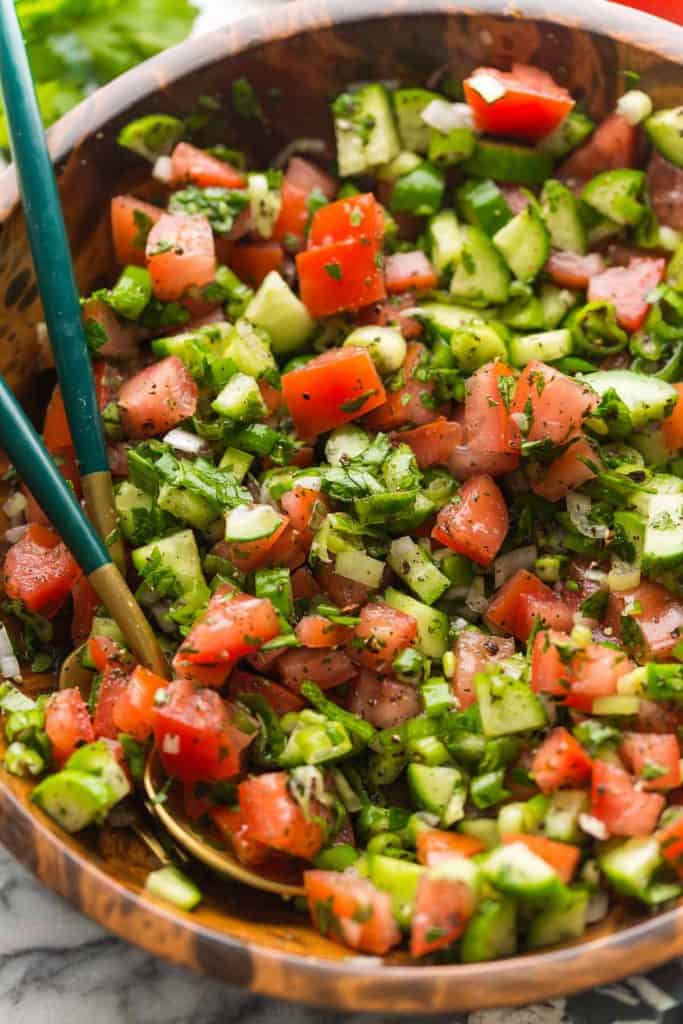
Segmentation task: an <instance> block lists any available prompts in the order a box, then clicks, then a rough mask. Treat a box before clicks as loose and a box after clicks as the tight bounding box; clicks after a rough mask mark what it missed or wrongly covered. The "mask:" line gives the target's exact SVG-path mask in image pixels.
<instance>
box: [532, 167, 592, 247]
mask: <svg viewBox="0 0 683 1024" xmlns="http://www.w3.org/2000/svg"><path fill="white" fill-rule="evenodd" d="M541 213H542V214H543V220H544V221H545V225H546V227H547V229H548V232H549V234H550V244H551V245H552V246H553V248H555V249H562V250H564V251H565V252H577V253H585V252H586V249H587V247H588V241H587V238H586V228H585V226H584V224H583V221H582V220H581V217H580V216H579V207H578V204H577V202H576V197H575V196H574V193H573V192H572V191H571V189H568V188H567V186H566V185H563V184H562V183H561V182H560V181H556V180H555V179H554V178H551V179H550V181H546V183H545V185H544V186H543V191H542V192H541Z"/></svg>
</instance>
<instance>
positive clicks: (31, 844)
mask: <svg viewBox="0 0 683 1024" xmlns="http://www.w3.org/2000/svg"><path fill="white" fill-rule="evenodd" d="M584 3H585V0H555V4H556V5H557V7H558V8H559V9H558V10H557V11H555V12H553V14H552V15H551V14H550V13H549V11H548V6H547V0H470V2H466V0H465V2H462V3H460V2H448V0H392V2H391V4H390V5H388V6H387V5H386V3H384V2H383V0H363V2H362V5H361V4H359V3H358V0H297V2H293V3H288V4H283V6H282V7H281V8H273V7H270V6H269V7H267V8H265V9H264V11H263V12H256V13H253V14H250V15H248V16H246V17H244V18H240V19H238V20H237V21H235V22H234V23H232V24H229V25H228V26H226V27H225V28H223V29H217V30H214V31H212V32H211V33H207V34H205V35H199V36H195V37H191V38H189V39H187V40H185V41H184V42H182V43H180V44H178V45H177V46H175V47H172V48H170V49H169V50H166V51H164V52H163V53H161V54H159V55H157V56H156V57H153V58H151V59H149V60H147V61H146V62H144V63H143V64H141V65H138V66H137V67H135V68H132V69H131V70H130V71H127V72H126V73H125V74H123V75H121V76H120V77H119V78H117V79H115V80H114V81H112V82H110V83H109V84H107V85H105V86H103V87H102V88H101V89H99V90H98V91H97V92H96V93H95V94H93V96H91V97H89V98H87V99H86V100H84V101H83V102H82V103H80V104H79V105H78V106H77V107H75V108H74V109H73V110H72V111H70V112H69V113H68V114H66V115H65V116H64V117H63V118H61V119H60V120H59V121H58V122H57V123H56V124H55V125H53V126H52V128H51V129H50V130H49V132H48V141H49V148H50V154H51V157H52V160H53V162H54V163H56V164H57V163H60V162H61V161H62V160H64V158H65V157H67V156H68V155H69V154H70V153H71V152H72V151H73V150H75V149H77V148H78V147H79V146H80V145H81V144H82V142H83V141H84V140H85V139H86V138H87V137H89V136H91V135H92V134H93V133H95V132H97V131H98V130H100V129H101V128H102V127H103V126H104V125H106V124H108V123H109V122H110V121H112V120H113V119H114V118H116V117H117V116H119V115H120V114H122V113H124V112H125V111H126V110H127V109H129V108H130V107H131V106H133V105H134V104H136V103H137V102H139V101H140V100H142V99H144V98H145V97H146V96H148V95H150V94H151V93H153V92H156V91H159V90H163V89H164V88H165V87H166V86H168V85H169V84H171V83H173V82H175V81H177V80H179V79H182V78H184V77H185V76H187V75H189V74H191V73H193V72H197V71H199V70H201V69H202V68H204V67H207V66H209V65H212V64H215V63H217V62H219V61H221V60H225V59H229V58H230V57H232V56H235V55H236V54H239V53H244V52H247V51H249V50H251V49H253V48H255V47H258V46H259V45H262V44H265V43H268V42H272V41H274V40H283V39H287V38H290V37H292V36H295V35H299V34H301V33H304V32H306V31H315V30H317V29H320V28H329V27H333V26H334V25H344V24H346V23H350V22H363V21H368V20H375V19H380V20H381V19H383V18H388V17H394V16H402V17H410V16H414V17H419V16H425V15H439V14H441V15H454V14H466V15H492V16H499V17H500V16H503V17H510V18H515V19H518V20H524V19H530V20H537V21H545V22H549V23H553V24H557V25H560V26H566V27H569V28H579V29H581V30H583V31H586V32H594V33H596V34H598V35H603V36H606V37H609V38H613V39H616V40H618V41H621V42H624V43H631V44H632V45H635V46H637V47H639V48H640V49H643V50H648V51H650V52H652V53H654V54H656V55H657V56H660V57H662V58H663V59H665V60H668V61H672V62H674V63H679V64H682V65H683V28H681V27H678V26H676V25H673V24H671V23H670V22H668V21H664V20H662V19H660V18H657V17H654V16H653V15H650V14H646V13H643V12H641V11H636V10H634V9H632V8H624V7H621V6H618V5H617V4H615V3H611V2H607V0H593V3H592V4H591V5H590V9H589V10H587V11H586V10H585V6H584ZM19 203H20V197H19V190H18V184H17V179H16V175H15V172H14V168H13V166H12V165H10V166H9V167H8V168H7V169H6V170H5V171H4V172H3V173H2V175H0V225H2V223H3V222H4V221H5V220H6V219H8V218H9V217H10V216H11V215H12V214H13V213H14V212H15V210H16V208H17V206H18V205H19ZM0 825H3V828H2V829H0V837H1V838H2V841H3V842H4V844H5V845H6V846H7V847H8V849H10V851H11V852H12V853H13V854H14V855H15V856H16V857H17V859H18V860H20V861H21V862H23V863H24V864H25V865H26V866H27V867H28V868H29V869H30V870H31V871H33V873H34V874H35V875H37V877H38V878H40V879H41V881H43V882H44V883H45V884H46V885H48V886H49V887H50V888H52V889H54V890H56V891H57V892H59V893H61V895H63V896H65V897H66V898H67V899H68V900H69V902H71V903H72V904H73V905H74V906H75V907H76V909H78V910H80V911H81V912H82V913H84V914H86V915H87V916H89V917H91V918H92V919H94V920H96V921H97V922H98V923H100V924H101V925H103V926H104V927H106V928H108V929H109V930H110V931H114V932H115V933H116V934H119V935H120V936H121V937H123V938H125V939H127V940H128V941H133V942H135V943H136V944H137V945H139V946H141V947H142V948H144V949H146V950H148V951H149V952H151V953H154V954H156V955H160V956H164V957H166V958H167V959H170V960H173V961H175V962H177V963H181V964H185V965H190V966H192V967H194V968H195V969H198V970H201V971H204V972H205V973H209V974H212V975H214V976H217V977H219V978H221V979H222V980H223V981H226V982H229V983H233V984H238V985H240V986H243V987H249V988H251V989H253V990H254V991H256V992H259V993H261V994H264V995H270V996H276V997H279V998H284V999H289V1000H295V1001H301V1002H308V1003H313V1004H315V1005H319V1006H325V1007H327V1008H333V1007H334V1008H339V1009H345V1010H351V1009H356V1010H379V1011H381V1010H385V1011H386V1010H387V1009H389V1008H391V1010H392V1011H393V1012H420V1013H430V1012H438V1011H441V1012H443V1011H447V1010H475V1009H480V1008H484V1007H500V1006H503V1005H506V1006H510V1005H519V1004H521V1003H524V1002H527V1001H528V995H526V992H527V991H528V988H527V985H528V983H530V982H531V983H532V988H533V998H534V999H535V1000H541V999H548V998H552V997H555V996H559V995H567V994H570V993H573V992H576V991H579V990H580V989H582V988H585V987H586V985H587V984H589V985H590V986H591V987H594V986H596V985H599V984H605V983H607V982H610V981H613V980H615V979H616V978H619V977H622V976H624V975H625V974H633V973H637V972H640V971H644V970H648V969H650V968H652V967H654V966H656V965H657V964H660V963H662V962H663V961H665V960H667V959H670V958H671V957H674V956H676V955H682V954H683V907H680V908H674V909H672V910H669V911H667V912H665V913H662V914H660V915H658V916H657V917H654V918H652V919H650V920H644V921H641V922H638V923H636V924H633V925H626V926H625V927H623V928H620V929H618V930H616V931H614V932H612V933H610V934H609V935H606V936H601V937H597V938H595V939H592V940H590V941H588V942H585V943H581V944H579V945H572V946H565V947H562V948H560V949H550V950H549V951H547V952H538V953H531V954H525V955H523V956H516V957H512V958H509V959H506V960H498V961H495V963H493V964H491V963H488V962H487V963H481V964H467V965H465V964H449V965H443V966H417V965H416V966H412V965H385V964H384V963H382V962H381V961H380V959H379V958H375V957H359V956H348V957H347V958H346V959H325V958H322V957H318V956H311V955H308V954H297V953H291V952H285V951H282V950H279V949H274V948H272V947H271V946H267V945H261V944H260V943H258V942H252V941H249V942H246V941H244V940H242V939H240V938H237V937H235V936H233V935H229V934H226V933H223V932H217V931H215V930H213V929H211V928H209V927H206V926H205V925H203V924H200V923H198V921H197V920H196V919H193V918H192V916H191V915H189V914H184V913H182V912H179V911H176V910H174V909H173V908H171V907H168V906H166V905H164V904H162V903H159V902H155V901H153V900H152V899H150V898H148V897H147V896H146V895H145V894H144V893H143V892H142V891H136V890H135V889H134V888H132V887H128V886H126V885H124V884H123V883H121V882H119V881H118V880H116V879H114V878H112V877H111V876H110V875H108V874H107V873H106V872H105V871H103V870H102V868H101V867H99V866H98V864H97V863H96V861H95V860H94V859H92V858H90V857H89V856H87V855H86V853H85V852H82V851H81V850H79V849H76V848H74V847H73V846H71V845H69V843H68V842H67V841H66V839H65V838H64V837H62V836H60V835H59V834H58V833H56V832H53V831H52V830H51V828H50V827H49V826H48V824H47V822H46V820H45V819H44V818H43V817H42V814H41V812H38V811H36V812H35V813H30V812H29V811H28V810H27V809H26V807H24V806H23V805H22V803H21V802H20V801H19V800H18V799H17V797H16V796H15V794H14V793H13V792H12V791H11V790H10V789H9V788H8V787H7V786H6V785H4V784H3V783H2V781H1V780H0ZM98 893H99V894H100V895H99V896H98ZM101 894H104V896H105V897H107V898H103V897H102V895H101ZM111 898H114V899H116V900H118V901H119V904H120V913H119V914H118V915H114V916H113V918H112V915H110V914H109V912H108V906H107V903H108V900H110V899H111ZM131 917H132V918H134V919H135V921H136V923H137V925H138V926H139V931H138V934H136V935H135V937H134V938H132V939H131V930H130V919H131ZM127 920H128V925H127V924H126V921H127ZM155 925H156V929H155V927H154V926H155ZM159 929H161V930H162V931H163V929H168V930H173V929H175V930H176V931H177V930H178V929H180V930H182V931H184V932H185V933H186V934H189V935H190V936H191V937H192V940H193V946H194V949H193V950H192V951H190V952H189V954H188V950H187V949H185V948H183V947H182V946H178V945H176V946H175V947H174V945H173V943H171V944H170V945H169V944H168V943H167V942H165V941H164V938H163V936H160V935H159V934H158V931H159ZM586 974H588V975H589V981H588V982H587V981H586V977H585V975H586ZM520 976H521V977H520ZM397 1004H400V1005H397Z"/></svg>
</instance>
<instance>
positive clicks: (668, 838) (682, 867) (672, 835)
mask: <svg viewBox="0 0 683 1024" xmlns="http://www.w3.org/2000/svg"><path fill="white" fill-rule="evenodd" d="M657 839H658V840H659V843H660V846H661V851H662V857H663V858H664V860H665V861H666V862H667V864H669V865H670V866H671V867H672V868H673V870H674V871H675V872H676V874H677V875H679V877H681V878H683V816H682V817H680V818H676V819H675V821H672V822H671V824H670V825H667V826H666V828H662V829H660V830H659V832H657Z"/></svg>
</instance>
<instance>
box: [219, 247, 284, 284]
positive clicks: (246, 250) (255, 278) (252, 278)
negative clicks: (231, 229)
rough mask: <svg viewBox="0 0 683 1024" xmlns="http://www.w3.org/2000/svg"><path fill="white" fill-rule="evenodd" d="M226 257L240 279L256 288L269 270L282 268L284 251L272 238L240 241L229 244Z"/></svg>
mask: <svg viewBox="0 0 683 1024" xmlns="http://www.w3.org/2000/svg"><path fill="white" fill-rule="evenodd" d="M226 259H227V263H228V265H229V266H230V267H231V269H232V270H234V271H235V273H236V274H237V276H238V277H239V278H240V280H242V281H245V282H246V283H247V284H249V285H251V286H252V288H258V286H259V285H260V284H261V281H263V279H264V277H267V276H268V274H269V273H270V272H271V270H282V267H283V266H284V262H285V253H284V249H283V248H282V246H281V245H280V243H279V242H276V241H274V240H267V241H262V242H240V244H239V245H232V246H230V249H229V251H228V252H227V253H226Z"/></svg>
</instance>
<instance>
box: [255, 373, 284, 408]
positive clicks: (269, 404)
mask: <svg viewBox="0 0 683 1024" xmlns="http://www.w3.org/2000/svg"><path fill="white" fill-rule="evenodd" d="M258 389H259V391H260V392H261V398H262V399H263V401H264V403H265V406H266V409H267V410H268V415H269V416H275V415H277V413H278V412H279V411H280V409H281V408H282V392H281V391H280V389H279V388H275V387H273V385H272V384H269V383H268V381H267V380H260V381H258Z"/></svg>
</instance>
